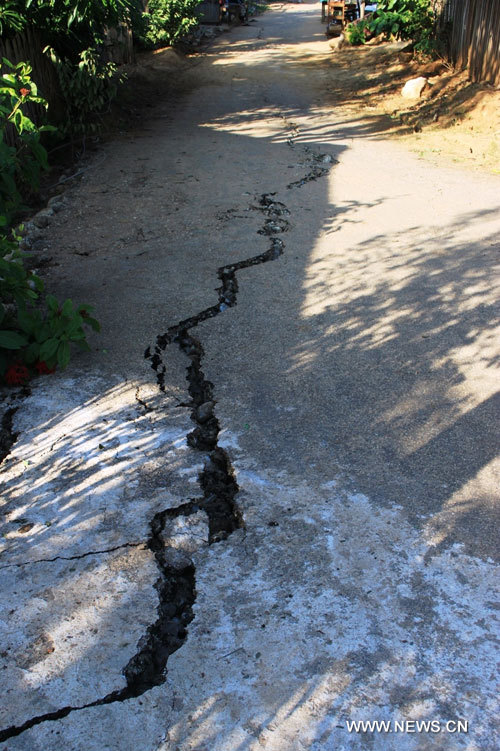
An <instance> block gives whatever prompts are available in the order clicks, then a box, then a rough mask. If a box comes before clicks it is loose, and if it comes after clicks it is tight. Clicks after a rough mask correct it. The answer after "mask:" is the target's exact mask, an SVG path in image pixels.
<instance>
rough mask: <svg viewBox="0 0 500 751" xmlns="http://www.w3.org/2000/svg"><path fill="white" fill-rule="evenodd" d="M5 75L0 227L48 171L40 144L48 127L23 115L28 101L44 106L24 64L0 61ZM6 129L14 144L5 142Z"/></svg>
mask: <svg viewBox="0 0 500 751" xmlns="http://www.w3.org/2000/svg"><path fill="white" fill-rule="evenodd" d="M2 67H3V69H4V71H5V72H3V74H2V75H1V77H0V226H5V225H6V224H8V223H9V222H10V221H11V220H12V218H13V216H14V214H15V212H16V210H17V209H19V207H20V206H21V203H22V195H24V194H26V193H30V192H35V191H36V190H38V187H39V184H40V176H41V173H42V172H43V171H44V170H47V169H48V164H47V152H46V150H45V149H44V147H43V146H42V144H41V143H40V134H41V133H42V132H43V131H47V130H55V129H54V128H52V127H51V126H49V125H42V126H37V125H35V124H34V123H33V122H32V121H31V120H30V118H29V117H27V116H26V115H25V114H24V112H23V105H25V104H27V103H29V102H31V103H36V104H38V105H40V106H42V107H45V108H46V107H47V102H46V101H45V100H44V99H42V97H39V96H38V92H37V87H36V84H35V83H34V81H32V80H31V77H30V74H31V67H30V66H29V65H28V64H27V63H22V62H21V63H18V64H17V65H14V64H13V63H11V62H9V60H6V59H5V58H3V66H2ZM8 129H10V132H11V133H14V134H15V136H16V138H15V141H16V145H10V144H9V143H7V131H8Z"/></svg>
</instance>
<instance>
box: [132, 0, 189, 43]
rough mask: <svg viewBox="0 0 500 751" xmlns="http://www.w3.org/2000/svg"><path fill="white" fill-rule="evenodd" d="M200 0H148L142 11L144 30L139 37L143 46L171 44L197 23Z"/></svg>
mask: <svg viewBox="0 0 500 751" xmlns="http://www.w3.org/2000/svg"><path fill="white" fill-rule="evenodd" d="M199 4H200V0H149V3H148V6H147V13H144V15H143V20H144V26H145V28H144V31H143V32H142V34H141V36H140V37H139V39H140V41H141V43H142V44H143V45H144V46H145V47H156V46H159V45H171V44H175V43H176V42H178V41H179V40H180V39H182V38H183V37H185V36H186V34H187V33H188V32H189V31H191V30H192V29H194V28H195V27H196V26H197V25H198V17H197V15H196V9H197V7H198V5H199Z"/></svg>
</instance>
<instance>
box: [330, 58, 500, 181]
mask: <svg viewBox="0 0 500 751" xmlns="http://www.w3.org/2000/svg"><path fill="white" fill-rule="evenodd" d="M330 72H331V75H330V77H329V80H328V85H327V87H326V92H325V93H326V96H327V101H328V102H331V103H332V104H341V105H344V106H347V107H348V108H349V109H350V110H351V112H352V113H353V114H354V113H356V114H358V115H359V114H360V113H361V114H362V115H363V119H364V120H366V124H367V129H368V131H371V132H372V133H380V134H381V135H383V136H384V138H387V137H390V138H397V139H399V140H401V141H402V142H403V143H405V144H406V145H407V146H408V148H409V149H411V150H412V151H415V152H417V153H418V154H419V155H420V156H421V157H422V158H425V159H429V160H431V161H432V162H434V163H436V164H443V165H444V164H446V163H448V164H449V163H450V162H452V163H455V164H457V165H459V166H461V167H464V166H466V167H470V168H471V169H474V170H476V169H479V170H484V171H486V172H490V173H494V174H498V173H499V172H500V140H499V135H500V92H499V91H498V90H497V89H496V88H495V87H493V86H490V85H487V84H475V83H471V81H469V80H468V78H467V73H466V72H465V71H462V72H456V71H454V70H453V69H452V68H451V67H450V66H449V65H447V64H445V63H444V62H442V61H439V60H438V61H428V60H419V59H418V58H415V57H414V56H413V54H412V53H411V52H406V51H404V45H403V44H401V43H386V44H381V45H379V46H375V47H372V46H368V45H367V46H365V47H361V48H353V47H349V48H347V49H344V50H342V51H341V52H340V53H338V54H336V55H332V60H331V63H330ZM419 76H424V77H425V78H427V81H428V83H427V85H426V86H425V88H424V90H423V92H422V96H421V98H420V99H417V100H415V99H410V100H408V99H404V98H403V97H402V95H401V89H402V87H403V85H404V84H405V83H406V81H408V80H409V79H411V78H417V77H419Z"/></svg>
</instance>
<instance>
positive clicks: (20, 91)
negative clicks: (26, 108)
mask: <svg viewBox="0 0 500 751" xmlns="http://www.w3.org/2000/svg"><path fill="white" fill-rule="evenodd" d="M19 93H20V94H21V96H28V94H29V93H30V90H29V89H19Z"/></svg>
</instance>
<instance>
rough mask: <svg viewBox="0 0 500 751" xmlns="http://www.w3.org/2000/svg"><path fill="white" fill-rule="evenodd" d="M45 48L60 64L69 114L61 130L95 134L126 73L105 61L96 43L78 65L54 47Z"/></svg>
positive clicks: (85, 51) (62, 131) (62, 87)
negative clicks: (118, 72)
mask: <svg viewBox="0 0 500 751" xmlns="http://www.w3.org/2000/svg"><path fill="white" fill-rule="evenodd" d="M45 52H46V53H48V54H49V55H50V58H51V60H52V62H53V63H54V65H55V66H56V69H57V73H58V76H59V81H60V84H61V90H62V92H63V96H64V99H65V102H66V116H65V120H64V122H63V123H62V124H61V126H60V128H59V130H60V131H61V133H62V134H63V135H72V136H85V135H92V134H95V133H96V132H98V130H99V128H100V123H101V119H102V116H103V115H104V114H105V113H106V112H107V111H108V110H109V105H110V103H111V102H112V100H113V99H114V97H115V96H116V93H117V88H118V84H119V83H120V82H121V81H122V80H123V78H124V76H123V74H117V67H116V65H115V64H114V63H109V62H102V60H101V58H100V55H99V52H98V51H97V49H95V48H92V47H91V48H89V49H87V50H84V51H83V52H81V53H80V56H79V62H78V64H77V65H74V64H73V63H72V62H71V61H70V60H68V59H62V58H60V57H59V55H58V54H57V52H56V51H55V50H54V49H51V48H50V47H48V48H46V50H45Z"/></svg>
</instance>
